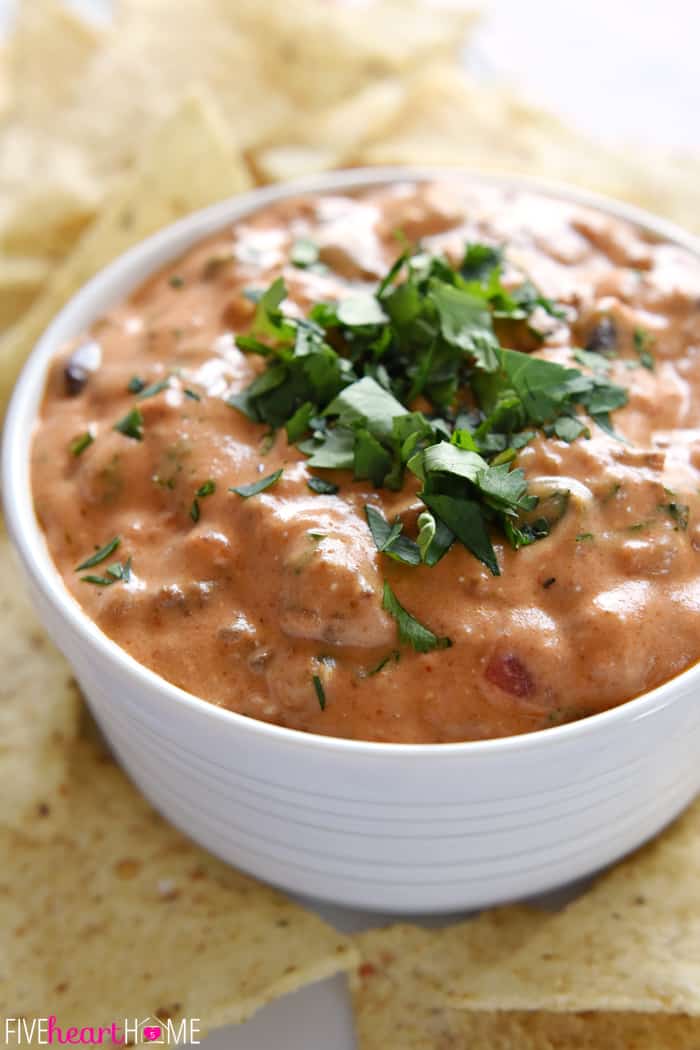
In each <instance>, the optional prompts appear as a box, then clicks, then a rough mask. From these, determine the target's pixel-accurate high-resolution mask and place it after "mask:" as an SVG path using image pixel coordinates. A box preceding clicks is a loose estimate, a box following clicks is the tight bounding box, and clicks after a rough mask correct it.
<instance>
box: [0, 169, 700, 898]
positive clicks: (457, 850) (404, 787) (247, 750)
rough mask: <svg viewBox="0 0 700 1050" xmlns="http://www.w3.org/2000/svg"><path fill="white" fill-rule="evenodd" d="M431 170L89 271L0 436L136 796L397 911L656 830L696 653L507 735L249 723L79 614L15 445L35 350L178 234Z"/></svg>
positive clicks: (151, 261)
mask: <svg viewBox="0 0 700 1050" xmlns="http://www.w3.org/2000/svg"><path fill="white" fill-rule="evenodd" d="M440 174H444V171H443V172H440V171H439V170H435V169H432V170H425V169H421V170H414V169H401V170H392V169H388V170H387V169H375V170H372V171H353V172H344V173H343V172H340V173H336V174H333V175H324V176H319V177H317V178H313V179H308V180H305V181H303V182H298V183H295V184H293V185H292V184H290V185H289V186H285V187H281V188H280V187H275V188H272V189H264V190H259V191H256V192H254V193H250V194H247V195H245V196H242V197H237V198H235V199H234V200H231V201H226V202H224V203H222V204H219V205H215V206H214V207H213V208H209V209H207V210H206V211H203V212H199V213H197V214H195V215H192V216H190V217H188V218H186V219H184V220H182V221H181V222H179V223H177V224H176V225H174V226H171V227H169V228H168V229H166V230H163V231H162V232H161V233H159V234H157V235H156V236H155V237H152V238H150V239H149V240H148V241H146V242H144V243H143V244H141V245H139V246H137V247H136V248H134V249H133V250H131V251H130V252H128V253H127V254H126V255H124V256H122V257H121V258H120V259H118V260H117V261H116V262H114V263H113V264H112V265H111V266H109V267H108V268H107V269H106V270H104V271H103V272H102V273H101V274H99V275H98V276H97V277H95V278H94V279H93V280H92V281H90V283H89V284H88V285H86V286H85V287H84V288H83V289H82V291H80V292H79V293H78V294H77V295H76V296H75V298H74V299H73V300H72V301H71V302H70V303H69V304H68V305H67V306H66V307H65V308H64V310H63V311H62V312H61V313H60V314H59V316H58V317H57V318H56V320H55V321H54V322H53V324H52V325H51V326H50V328H49V329H48V330H47V332H46V333H45V334H44V336H43V338H42V339H41V340H40V341H39V343H38V345H37V346H36V348H35V350H34V352H33V353H32V355H31V357H30V359H29V361H28V362H27V364H26V366H25V369H24V371H23V373H22V375H21V377H20V379H19V381H18V384H17V388H16V390H15V394H14V397H13V400H12V403H11V406H10V409H9V413H8V417H7V423H6V427H5V435H4V450H3V484H4V502H5V514H6V518H7V524H8V528H9V530H10V534H11V536H12V539H13V541H14V543H15V546H16V548H17V550H18V552H19V555H20V558H21V560H22V563H23V565H24V568H25V570H26V575H27V578H28V580H29V585H30V590H31V594H32V598H33V600H34V603H35V605H36V608H37V610H38V612H39V615H40V617H41V619H42V621H43V622H44V624H45V626H46V628H47V630H48V631H49V634H50V635H51V637H52V638H53V640H54V641H55V643H56V644H57V645H58V646H59V648H60V649H62V650H63V652H64V653H65V654H66V656H67V658H68V659H69V660H70V662H71V664H72V665H73V667H74V669H75V673H76V675H77V677H78V679H79V681H80V684H81V686H82V688H83V690H84V692H85V695H86V696H87V698H88V702H89V704H90V706H91V708H92V710H93V712H94V714H95V716H96V717H97V719H98V721H99V723H100V725H101V726H102V728H103V730H104V732H105V733H106V735H107V737H108V739H109V740H110V742H111V744H112V746H113V747H114V749H115V751H116V753H117V755H118V756H119V758H120V760H121V762H122V763H123V765H124V767H125V768H126V770H127V771H128V773H129V774H130V775H131V777H132V778H133V779H134V780H135V781H136V783H137V784H138V785H139V786H140V788H141V789H142V791H143V792H144V794H145V795H146V796H147V797H148V798H149V799H150V800H151V801H152V802H153V804H154V805H155V806H157V808H158V809H159V810H160V811H161V812H162V813H163V814H165V816H166V817H168V818H169V819H170V820H171V821H172V822H173V823H174V824H176V825H178V826H179V827H180V828H182V829H183V830H184V831H185V832H187V834H189V835H190V836H191V837H192V838H194V839H196V840H197V841H198V842H200V843H202V845H204V846H206V847H207V848H208V849H210V850H211V851H212V852H213V853H216V854H219V855H220V856H221V857H223V858H224V859H225V860H227V861H230V863H231V864H235V865H236V866H238V867H240V868H243V869H244V870H246V871H249V872H251V873H253V874H254V875H258V876H259V877H260V878H262V879H266V880H267V881H269V882H272V883H276V884H277V885H279V886H282V887H284V888H286V889H288V890H294V891H298V892H300V893H304V894H310V895H313V896H317V897H321V898H325V899H327V900H331V901H335V902H338V903H343V904H350V905H356V906H358V907H362V908H368V909H378V910H381V911H395V912H408V911H421V912H428V911H448V910H453V909H457V908H477V907H482V906H485V905H488V904H492V903H495V902H499V901H505V900H509V899H513V898H517V897H522V896H525V895H529V894H533V893H537V892H540V891H544V890H547V889H551V888H553V887H555V886H557V885H560V884H562V883H565V882H567V881H569V880H572V879H575V878H578V877H581V876H583V875H586V874H589V873H590V872H593V871H595V870H596V869H598V868H600V867H602V866H603V865H605V864H608V863H609V862H611V861H613V860H615V859H616V858H618V857H620V856H621V855H622V854H624V853H626V852H627V851H629V850H630V849H632V848H634V847H635V846H637V845H639V844H640V843H641V842H643V841H644V840H645V839H647V838H648V837H650V836H651V835H653V834H654V833H655V832H657V831H658V830H659V829H660V828H661V827H662V826H663V825H664V824H666V823H667V822H668V821H669V820H671V819H672V818H673V817H674V816H675V815H676V814H677V813H678V812H679V811H680V810H681V809H682V808H683V807H684V806H685V805H686V804H687V803H688V802H689V801H690V800H691V799H692V797H693V796H694V795H695V794H696V792H697V791H698V790H699V789H700V761H699V759H700V667H698V666H696V667H694V668H691V669H690V670H689V671H686V672H685V673H684V674H682V675H680V676H679V677H677V678H675V679H674V680H673V681H671V682H668V683H667V684H666V685H664V686H661V687H660V688H659V689H655V690H654V691H653V692H651V693H648V694H646V695H645V696H643V697H640V698H639V699H637V700H634V701H631V702H630V703H628V704H625V705H623V706H622V707H619V708H616V709H614V710H612V711H608V712H606V713H605V714H602V715H595V716H593V717H591V718H587V719H584V720H583V721H581V722H576V723H572V724H570V725H565V726H561V727H558V728H553V729H548V730H545V731H544V732H539V733H533V734H530V735H526V736H519V737H510V738H507V739H503V740H493V741H484V742H478V743H464V744H436V745H422V746H421V745H410V746H409V745H398V744H397V745H392V744H371V743H361V742H357V741H348V740H334V739H329V738H326V737H320V736H311V735H307V734H303V733H298V732H295V731H292V730H287V729H281V728H278V727H276V726H271V725H267V724H265V723H262V722H256V721H254V720H252V719H249V718H246V717H243V716H241V715H236V714H233V713H231V712H229V711H224V710H221V709H220V708H217V707H214V706H213V705H211V704H208V703H206V702H204V701H202V700H200V699H198V698H197V697H194V696H192V695H190V694H188V693H185V692H183V691H182V690H180V689H177V688H176V687H175V686H173V685H170V684H169V683H167V682H165V681H164V680H163V679H161V678H159V677H158V676H157V675H156V674H154V673H153V672H151V671H149V670H147V669H146V668H145V667H143V666H141V665H140V664H138V663H137V662H136V661H135V660H133V659H132V658H131V657H130V656H128V655H127V654H126V653H125V652H124V651H123V650H122V649H120V648H119V647H118V646H117V645H116V644H115V643H114V642H112V641H110V640H109V639H108V638H107V637H106V636H105V635H104V634H102V632H101V631H100V630H98V628H97V627H96V626H95V624H94V623H93V622H92V621H91V620H90V619H89V618H88V617H87V616H86V615H85V614H84V613H83V611H82V610H81V608H80V606H79V605H78V604H77V603H76V602H75V601H74V599H73V598H72V597H71V596H70V595H69V593H68V592H67V591H66V589H65V588H64V586H63V583H62V581H61V579H60V576H59V575H58V572H57V571H56V569H55V567H54V565H53V563H52V561H51V558H50V556H49V553H48V551H47V548H46V545H45V542H44V537H43V534H42V532H41V530H40V529H39V527H38V524H37V521H36V519H35V516H34V511H33V507H32V499H31V492H30V477H29V453H30V444H31V438H32V429H33V425H34V419H35V416H36V412H37V409H38V405H39V402H40V398H41V394H42V389H43V385H44V379H45V374H46V368H47V365H48V362H49V360H50V358H51V357H52V356H53V355H54V354H55V353H56V351H57V349H58V348H59V347H60V346H61V345H62V344H63V343H64V342H65V341H66V340H67V339H70V338H71V337H73V336H75V335H77V334H79V333H80V332H82V331H83V330H85V328H87V327H88V326H89V325H90V324H91V323H92V322H93V321H94V320H95V319H96V318H98V317H99V316H100V315H101V314H102V313H103V312H104V311H105V309H107V308H108V307H109V306H111V305H113V304H114V303H115V302H118V301H119V300H121V299H122V298H123V297H124V296H126V295H127V294H128V293H129V292H130V291H131V290H132V289H133V288H135V287H136V286H138V285H139V284H140V283H141V282H142V281H143V280H144V279H145V278H146V277H147V276H148V275H149V274H150V273H152V272H153V271H154V270H156V269H158V268H159V267H161V266H162V265H164V264H165V263H166V262H168V261H169V260H171V259H173V258H175V257H177V256H178V255H179V254H180V253H182V252H183V251H185V250H186V249H187V248H188V247H189V246H190V245H191V244H193V243H194V242H196V241H198V240H199V239H201V238H202V237H204V236H205V235H207V234H209V233H211V232H213V231H215V230H217V229H220V228H222V227H224V226H226V225H227V224H231V223H233V222H235V221H236V220H238V219H239V218H241V217H242V216H244V215H246V214H248V213H249V212H251V211H252V210H255V209H257V208H258V207H260V206H261V205H264V204H266V203H268V202H271V201H274V200H278V199H280V198H281V197H284V196H287V195H288V194H290V193H299V192H305V191H311V192H325V191H329V190H330V191H335V190H337V191H343V190H347V189H351V188H355V187H359V186H363V185H371V184H375V183H381V182H386V181H389V180H393V179H396V178H410V179H424V178H434V177H436V176H438V175H440ZM452 174H453V175H454V174H455V173H454V172H452ZM463 177H464V178H469V179H472V180H475V181H479V182H482V183H484V182H485V183H497V184H500V185H504V186H509V187H513V188H526V189H530V190H535V191H537V190H541V191H542V192H546V193H547V194H548V195H550V196H557V197H560V198H565V199H568V200H573V201H577V202H581V203H584V204H588V205H591V206H593V207H598V208H600V209H602V210H604V211H606V212H608V213H611V214H613V215H617V216H621V217H624V218H627V219H630V220H631V221H634V222H638V223H641V224H642V225H643V226H645V227H647V228H650V229H652V230H654V231H656V232H657V233H659V234H661V235H662V236H664V237H666V238H667V239H670V240H673V241H675V242H677V243H680V244H683V245H684V246H685V247H687V248H689V249H690V250H691V251H693V252H695V253H696V254H698V255H699V256H700V243H699V242H698V241H697V240H696V239H694V238H692V237H690V236H689V235H687V234H684V233H682V232H681V231H679V230H677V229H675V228H674V227H672V226H670V225H669V224H667V223H665V222H662V221H661V220H658V219H655V218H653V217H651V216H649V215H646V214H645V213H643V212H639V211H637V210H636V209H633V208H629V207H625V206H623V205H618V204H616V203H612V202H610V201H605V200H602V199H600V198H597V197H594V196H591V195H587V194H582V193H579V192H578V191H573V190H569V189H566V188H562V187H553V186H548V185H545V184H542V183H539V182H536V181H533V180H524V179H513V178H508V177H503V178H501V177H496V176H477V175H472V174H468V173H464V174H463Z"/></svg>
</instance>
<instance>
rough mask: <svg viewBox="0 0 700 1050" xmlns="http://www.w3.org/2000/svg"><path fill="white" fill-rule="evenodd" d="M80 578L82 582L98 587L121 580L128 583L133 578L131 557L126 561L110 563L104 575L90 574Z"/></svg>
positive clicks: (107, 585) (110, 584)
mask: <svg viewBox="0 0 700 1050" xmlns="http://www.w3.org/2000/svg"><path fill="white" fill-rule="evenodd" d="M80 579H81V582H82V583H92V584H94V585H95V586H96V587H111V586H112V584H113V583H117V582H118V581H119V580H121V581H122V582H123V583H128V582H129V580H130V579H131V558H127V559H126V561H125V562H124V563H122V562H120V561H115V562H114V563H113V564H112V565H108V566H107V569H106V570H105V575H104V576H92V575H88V576H81V577H80Z"/></svg>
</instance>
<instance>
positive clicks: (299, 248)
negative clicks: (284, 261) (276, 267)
mask: <svg viewBox="0 0 700 1050" xmlns="http://www.w3.org/2000/svg"><path fill="white" fill-rule="evenodd" d="M318 256H319V249H318V245H317V244H316V242H315V241H312V240H310V239H309V238H308V237H299V238H298V239H297V240H296V241H295V242H294V244H293V245H292V250H291V252H290V255H289V261H290V262H291V264H292V266H296V267H297V268H298V269H300V270H308V269H310V268H312V267H315V266H316V265H317V263H318Z"/></svg>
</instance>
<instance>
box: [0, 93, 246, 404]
mask: <svg viewBox="0 0 700 1050" xmlns="http://www.w3.org/2000/svg"><path fill="white" fill-rule="evenodd" d="M248 184H249V176H248V172H247V169H246V168H245V167H244V165H243V163H242V161H241V160H240V158H239V156H238V155H237V153H236V151H235V150H234V149H233V148H232V147H231V146H230V144H229V142H228V139H227V136H226V132H225V128H224V127H223V126H222V123H221V119H220V115H219V113H218V110H217V108H216V106H215V104H214V102H213V101H212V100H211V99H210V98H209V97H208V96H207V95H205V94H203V93H195V94H191V95H190V96H188V97H187V98H186V99H184V100H183V102H182V104H181V105H180V107H179V109H178V110H177V111H176V112H175V113H174V114H173V116H172V117H171V118H170V119H169V120H167V121H166V122H165V123H164V124H163V125H162V126H161V127H160V128H159V129H158V131H157V132H156V133H155V134H154V135H153V137H152V138H151V139H150V141H149V142H148V143H147V144H146V145H145V146H144V149H143V153H142V155H141V158H140V160H139V164H138V166H137V168H136V169H135V171H134V172H133V174H131V175H130V176H129V177H128V178H127V179H126V180H125V182H124V184H123V185H122V186H121V187H120V188H118V189H117V190H116V191H115V193H114V194H113V195H112V197H111V198H110V200H109V201H108V202H107V203H106V205H105V207H104V209H103V210H102V211H101V212H100V214H99V216H98V217H97V219H96V220H95V221H94V222H93V223H92V225H91V226H90V227H89V228H88V229H87V231H86V232H85V233H84V234H83V236H82V238H81V239H80V241H79V243H78V245H77V247H76V248H75V250H74V252H73V253H72V254H71V255H70V256H69V257H68V258H67V259H66V260H65V261H64V262H63V263H62V264H61V265H60V266H58V267H57V268H56V269H55V270H54V272H53V274H52V275H51V278H50V280H49V282H48V285H47V287H46V289H45V291H44V293H43V294H42V295H41V296H40V298H39V299H37V301H36V302H35V303H34V304H33V306H32V307H31V308H30V310H29V311H28V313H27V314H25V316H24V317H23V318H22V319H21V321H20V322H19V323H18V324H16V325H15V326H14V327H13V328H11V329H10V330H9V331H8V332H7V333H6V335H5V336H4V338H2V339H1V340H0V406H1V405H3V404H4V402H5V400H6V398H7V396H8V394H9V392H10V390H11V388H12V385H13V383H14V381H15V378H16V376H17V373H18V372H19V369H20V368H21V366H22V363H23V362H24V360H25V358H26V356H27V354H28V353H29V351H30V350H31V349H32V347H33V345H34V343H35V342H36V340H37V339H38V337H39V336H40V335H41V333H42V331H43V330H44V328H45V327H46V326H47V324H48V323H49V321H50V320H51V319H52V317H53V316H54V314H55V313H56V312H57V311H58V310H59V309H60V307H61V306H63V304H64V303H65V302H66V301H67V300H68V299H69V298H70V296H71V295H72V294H73V293H74V292H75V291H77V289H78V288H80V287H81V286H82V285H83V284H84V283H85V282H86V281H87V280H88V278H89V277H92V275H93V274H95V273H96V272H97V271H98V270H100V269H101V268H102V267H103V266H105V265H106V264H107V263H108V262H110V261H111V260H112V259H114V258H115V257H116V256H117V255H119V254H120V253H121V252H123V251H125V250H126V249H127V248H128V247H130V246H131V245H132V244H135V243H136V242H138V241H140V240H142V239H143V238H144V237H146V236H148V234H149V233H153V232H154V231H155V230H157V229H159V228H160V227H161V226H165V225H167V224H168V223H170V222H172V221H173V220H174V219H177V218H179V217H181V216H182V215H185V214H187V213H188V212H190V211H194V210H195V209H197V208H201V207H204V205H206V204H211V203H213V202H214V201H217V200H220V199H221V198H223V197H226V196H228V195H229V194H232V193H237V192H239V191H240V190H243V189H245V188H247V186H248Z"/></svg>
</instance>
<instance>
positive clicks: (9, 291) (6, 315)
mask: <svg viewBox="0 0 700 1050" xmlns="http://www.w3.org/2000/svg"><path fill="white" fill-rule="evenodd" d="M48 271H49V267H48V264H47V263H46V262H45V261H44V260H43V259H23V258H12V257H7V258H3V257H2V256H0V331H1V330H2V329H3V328H6V327H7V326H8V325H10V324H12V322H13V321H16V320H17V318H18V317H21V315H22V314H23V313H24V311H25V310H26V309H27V308H28V307H29V306H30V305H31V303H32V301H33V300H34V299H36V296H37V294H38V292H39V290H40V288H41V286H42V285H43V284H44V282H45V281H46V277H47V275H48Z"/></svg>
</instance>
